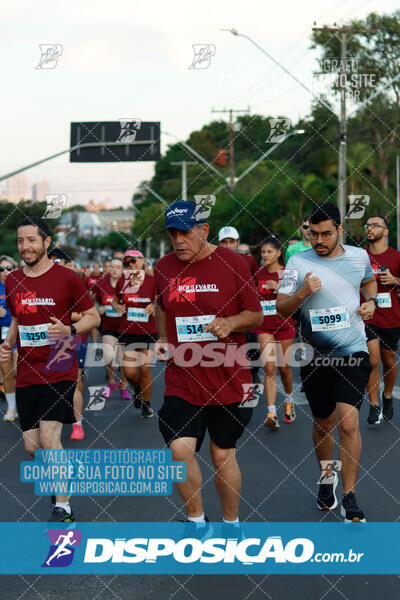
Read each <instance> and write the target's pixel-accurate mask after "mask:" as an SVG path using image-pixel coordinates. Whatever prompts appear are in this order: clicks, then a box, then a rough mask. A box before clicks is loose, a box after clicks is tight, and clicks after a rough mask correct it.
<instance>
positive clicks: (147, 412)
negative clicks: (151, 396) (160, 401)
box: [142, 402, 154, 419]
mask: <svg viewBox="0 0 400 600" xmlns="http://www.w3.org/2000/svg"><path fill="white" fill-rule="evenodd" d="M151 417H154V411H153V409H152V408H151V406H150V402H143V404H142V418H143V419H151Z"/></svg>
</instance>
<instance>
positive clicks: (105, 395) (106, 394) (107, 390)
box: [101, 383, 118, 398]
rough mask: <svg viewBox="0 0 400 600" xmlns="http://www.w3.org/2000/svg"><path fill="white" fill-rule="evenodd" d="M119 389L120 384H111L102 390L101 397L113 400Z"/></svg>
mask: <svg viewBox="0 0 400 600" xmlns="http://www.w3.org/2000/svg"><path fill="white" fill-rule="evenodd" d="M117 387H118V383H109V384H108V385H106V387H105V388H104V389H103V390H102V392H101V395H102V396H103V398H111V396H112V395H113V393H114V391H115V390H116V389H117Z"/></svg>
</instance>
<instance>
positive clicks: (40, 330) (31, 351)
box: [6, 263, 93, 387]
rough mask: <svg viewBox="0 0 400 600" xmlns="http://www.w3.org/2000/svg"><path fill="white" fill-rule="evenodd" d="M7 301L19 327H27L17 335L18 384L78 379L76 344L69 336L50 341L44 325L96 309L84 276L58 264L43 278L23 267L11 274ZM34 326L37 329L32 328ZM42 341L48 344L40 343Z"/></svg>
mask: <svg viewBox="0 0 400 600" xmlns="http://www.w3.org/2000/svg"><path fill="white" fill-rule="evenodd" d="M6 302H7V306H8V308H9V309H10V311H11V314H12V316H13V317H15V318H16V319H17V321H18V326H22V327H23V328H25V329H24V330H23V331H22V330H21V329H19V335H18V337H17V340H18V341H17V343H18V364H17V382H16V385H17V387H27V386H30V385H37V384H39V385H43V384H51V383H56V382H58V381H76V379H77V377H78V363H77V359H76V352H75V346H74V344H73V343H66V342H65V340H66V337H63V339H62V340H59V341H58V342H57V343H52V344H49V343H48V340H46V333H45V331H44V327H43V325H44V324H46V323H52V321H51V319H50V317H56V318H58V319H60V321H62V322H63V323H64V324H65V325H71V313H72V312H82V311H85V310H89V309H90V308H92V306H93V301H92V299H91V298H90V295H89V292H88V291H87V289H86V287H85V284H84V283H83V281H82V279H81V278H80V277H79V276H78V275H77V274H76V273H74V272H73V271H72V270H71V269H67V268H66V267H62V266H61V265H59V264H58V263H54V264H53V266H52V267H51V268H50V269H49V270H48V271H46V273H43V274H42V275H40V276H39V277H27V276H26V275H25V274H24V272H23V269H18V270H17V271H14V272H13V273H10V274H9V275H8V276H7V279H6ZM32 326H36V328H35V330H32V331H28V329H29V328H32ZM38 326H39V327H38ZM40 326H42V327H40ZM21 335H22V336H23V338H24V339H23V340H21ZM71 339H72V337H71ZM42 342H44V343H45V345H38V344H41V343H42ZM21 343H23V344H28V345H21Z"/></svg>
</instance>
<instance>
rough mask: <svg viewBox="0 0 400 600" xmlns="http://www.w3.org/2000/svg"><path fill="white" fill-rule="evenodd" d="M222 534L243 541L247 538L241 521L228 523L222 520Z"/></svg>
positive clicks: (227, 537)
mask: <svg viewBox="0 0 400 600" xmlns="http://www.w3.org/2000/svg"><path fill="white" fill-rule="evenodd" d="M221 534H222V536H223V537H225V538H226V539H230V540H231V539H235V540H238V541H240V542H241V541H243V540H244V539H246V538H245V535H244V533H243V527H242V524H241V523H240V522H237V523H227V522H226V521H222V525H221Z"/></svg>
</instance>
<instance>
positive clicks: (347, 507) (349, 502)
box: [340, 492, 365, 523]
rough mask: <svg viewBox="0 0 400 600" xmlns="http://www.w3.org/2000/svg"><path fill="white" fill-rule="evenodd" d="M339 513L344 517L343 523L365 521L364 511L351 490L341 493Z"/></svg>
mask: <svg viewBox="0 0 400 600" xmlns="http://www.w3.org/2000/svg"><path fill="white" fill-rule="evenodd" d="M340 514H341V515H342V517H344V522H345V523H365V516H364V513H363V511H362V510H361V509H360V508H359V507H358V504H357V498H356V495H355V494H354V493H353V492H347V494H343V497H342V507H341V509H340Z"/></svg>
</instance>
